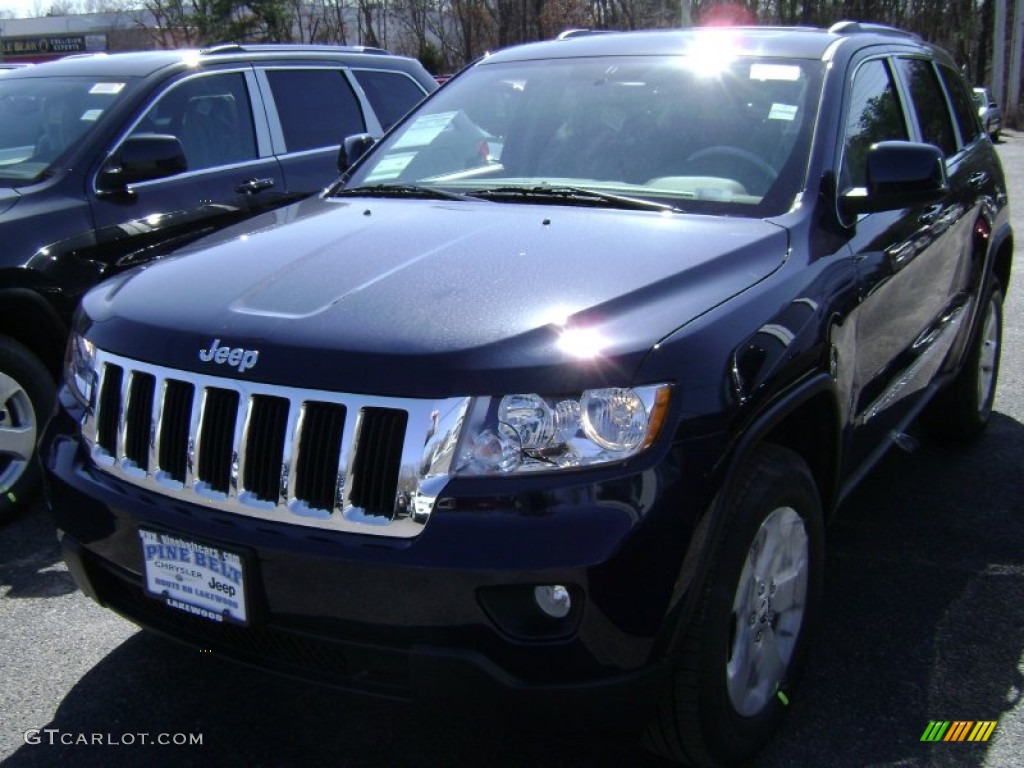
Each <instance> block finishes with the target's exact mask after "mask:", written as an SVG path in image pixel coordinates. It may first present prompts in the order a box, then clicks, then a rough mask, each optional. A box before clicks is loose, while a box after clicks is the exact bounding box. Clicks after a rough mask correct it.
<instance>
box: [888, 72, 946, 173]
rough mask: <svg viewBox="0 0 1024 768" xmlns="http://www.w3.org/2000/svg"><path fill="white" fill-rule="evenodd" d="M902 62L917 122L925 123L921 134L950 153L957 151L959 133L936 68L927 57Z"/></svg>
mask: <svg viewBox="0 0 1024 768" xmlns="http://www.w3.org/2000/svg"><path fill="white" fill-rule="evenodd" d="M897 61H898V66H899V68H900V72H901V74H902V75H903V78H904V79H905V80H906V83H907V86H908V87H909V88H910V99H911V101H912V102H913V106H914V111H915V112H916V113H917V122H918V125H920V127H921V138H922V139H924V141H926V142H928V143H929V144H934V145H935V146H936V147H938V148H939V149H941V150H942V154H944V155H946V156H947V157H949V156H950V155H952V154H955V153H956V151H957V148H958V147H957V143H956V135H955V134H954V133H953V123H952V122H951V121H950V118H949V109H948V107H947V106H946V97H945V94H944V93H943V91H942V87H941V86H940V85H939V79H938V77H937V76H936V74H935V68H934V67H933V66H932V64H931V62H930V61H927V60H925V59H898V60H897Z"/></svg>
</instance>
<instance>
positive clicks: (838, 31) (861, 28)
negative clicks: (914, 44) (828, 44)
mask: <svg viewBox="0 0 1024 768" xmlns="http://www.w3.org/2000/svg"><path fill="white" fill-rule="evenodd" d="M828 31H829V32H831V33H832V34H833V35H855V34H864V33H874V34H876V35H892V36H893V37H907V38H910V39H912V40H920V39H921V36H920V35H919V34H917V33H916V32H908V31H907V30H905V29H900V28H899V27H892V26H889V25H888V24H871V23H868V22H863V21H837V22H836V23H835V24H833V25H832V26H831V27H829V28H828Z"/></svg>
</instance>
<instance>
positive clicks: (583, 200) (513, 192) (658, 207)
mask: <svg viewBox="0 0 1024 768" xmlns="http://www.w3.org/2000/svg"><path fill="white" fill-rule="evenodd" d="M469 196H470V197H482V198H484V199H486V200H534V201H536V202H551V201H554V202H556V203H568V204H570V205H602V206H612V207H615V208H622V209H624V210H634V211H669V212H671V213H682V210H681V209H679V208H676V207H675V206H673V205H668V204H666V203H657V202H655V201H654V200H645V199H644V198H642V197H630V196H628V195H616V194H613V193H611V192H602V191H599V190H596V189H586V188H585V187H565V186H557V187H548V186H544V185H540V186H536V187H514V186H512V187H493V188H491V189H474V190H473V191H472V192H470V193H469Z"/></svg>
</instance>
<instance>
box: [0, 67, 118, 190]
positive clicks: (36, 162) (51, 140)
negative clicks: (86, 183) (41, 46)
mask: <svg viewBox="0 0 1024 768" xmlns="http://www.w3.org/2000/svg"><path fill="white" fill-rule="evenodd" d="M136 82H137V81H136V79H135V78H127V77H97V76H92V77H89V76H79V77H48V78H18V77H10V76H6V75H5V76H4V79H3V80H2V81H0V183H2V184H3V185H4V186H14V185H18V184H28V183H30V182H33V181H36V180H38V179H39V178H40V177H42V176H43V174H44V173H46V172H47V169H48V168H49V167H50V165H51V164H53V163H54V161H56V160H57V158H58V157H59V156H60V155H61V154H63V153H64V152H66V151H68V150H70V149H72V148H73V147H74V146H75V145H76V144H77V143H79V142H81V141H83V140H84V139H85V138H86V137H87V136H88V135H89V134H90V133H91V132H92V131H93V130H95V129H96V127H97V126H99V125H101V124H102V123H104V122H105V121H106V120H107V116H108V115H109V114H110V111H111V108H112V107H113V106H114V104H115V103H116V102H117V101H119V100H121V99H123V98H124V97H125V95H126V94H127V93H129V92H130V91H131V90H132V89H133V88H134V87H135V84H136Z"/></svg>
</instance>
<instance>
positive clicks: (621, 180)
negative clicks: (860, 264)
mask: <svg viewBox="0 0 1024 768" xmlns="http://www.w3.org/2000/svg"><path fill="white" fill-rule="evenodd" d="M821 66H822V65H821V63H820V62H817V61H813V62H809V61H795V60H794V61H790V60H779V59H756V58H741V59H734V60H732V61H730V62H728V63H727V64H725V65H723V66H721V67H718V68H714V69H712V68H710V67H709V66H707V63H706V62H704V61H697V60H696V59H692V60H691V59H688V58H686V57H665V56H657V57H654V56H648V57H615V58H610V57H604V58H587V59H553V60H544V61H530V62H511V63H503V64H488V63H483V64H481V65H479V66H477V67H475V68H474V69H472V70H470V71H469V72H466V73H465V74H463V75H462V76H460V77H458V78H456V79H455V80H453V81H452V82H451V83H449V84H447V85H446V86H445V87H444V88H442V89H441V90H440V91H438V92H437V94H436V95H435V96H434V97H433V98H431V99H429V100H428V101H427V102H426V103H424V104H423V105H422V106H421V107H420V108H419V109H418V110H417V111H416V112H415V113H414V114H413V116H412V117H411V118H410V119H408V120H407V121H406V122H405V123H403V124H402V125H401V126H400V127H399V129H398V130H397V131H396V132H394V133H392V134H390V135H389V136H388V137H387V138H386V139H385V141H384V142H383V143H382V144H381V145H380V146H379V147H377V148H376V149H375V150H374V151H373V152H372V153H371V155H370V156H369V157H368V158H367V160H366V162H364V163H362V164H361V165H360V166H359V167H358V168H357V169H356V170H355V172H354V173H353V174H352V177H351V178H350V179H349V181H348V183H347V184H346V189H348V190H353V189H355V188H362V189H364V190H366V191H367V192H368V193H369V192H371V191H374V192H380V191H381V190H369V189H367V188H369V187H379V186H380V185H386V187H388V188H390V187H392V186H394V187H400V188H404V189H407V190H410V193H412V191H413V190H419V192H420V194H421V196H422V192H423V190H424V189H429V190H442V191H445V192H453V193H459V194H464V195H473V196H480V197H485V198H487V199H490V200H497V201H500V202H531V201H536V202H551V203H556V204H567V205H578V204H587V205H609V206H614V205H616V202H617V201H618V202H622V201H623V200H625V201H627V202H628V203H630V204H631V207H636V205H635V204H636V203H637V202H638V201H651V202H652V203H655V204H660V205H662V206H664V207H665V208H667V209H671V210H683V211H694V212H708V213H725V214H731V215H745V216H764V215H770V214H774V213H781V212H783V211H786V210H788V209H789V208H790V207H791V206H792V205H793V202H794V200H795V197H796V195H797V194H798V192H799V191H800V188H801V187H802V185H803V179H804V175H805V172H806V165H807V155H808V146H809V144H810V134H811V130H812V127H813V122H814V113H815V109H816V107H817V104H818V90H819V88H820V78H821ZM549 192H550V193H551V194H548V193H549ZM586 192H590V193H592V194H589V195H587V194H581V193H586ZM348 194H351V192H349V193H348ZM598 197H599V198H600V199H598ZM581 201H583V202H581Z"/></svg>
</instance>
